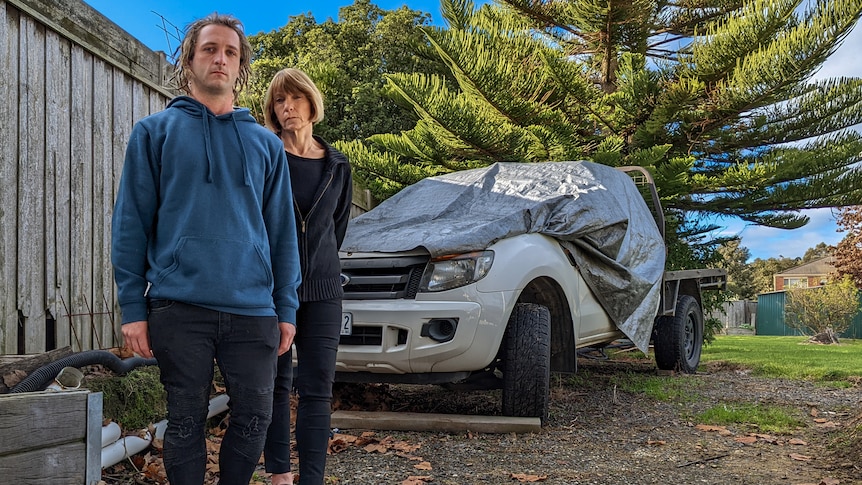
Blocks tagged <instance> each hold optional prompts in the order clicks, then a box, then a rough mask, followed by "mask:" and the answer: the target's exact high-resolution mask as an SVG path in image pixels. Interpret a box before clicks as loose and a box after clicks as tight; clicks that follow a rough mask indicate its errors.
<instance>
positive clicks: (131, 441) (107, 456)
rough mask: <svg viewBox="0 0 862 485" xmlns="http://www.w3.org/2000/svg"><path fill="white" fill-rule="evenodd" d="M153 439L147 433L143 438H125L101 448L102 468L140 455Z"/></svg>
mask: <svg viewBox="0 0 862 485" xmlns="http://www.w3.org/2000/svg"><path fill="white" fill-rule="evenodd" d="M152 441H153V439H152V437H151V436H150V433H149V431H148V432H147V434H146V435H144V437H143V438H141V437H139V436H126V437H125V438H123V439H120V440H117V441H115V442H113V443H111V444H110V445H108V446H106V447H104V448H102V468H107V467H109V466H111V465H114V464H116V463H119V462H120V461H122V460H125V459H126V458H128V457H130V456H132V455H134V454H136V453H140V452H142V451H144V450H146V449H147V448H149V446H150V443H152Z"/></svg>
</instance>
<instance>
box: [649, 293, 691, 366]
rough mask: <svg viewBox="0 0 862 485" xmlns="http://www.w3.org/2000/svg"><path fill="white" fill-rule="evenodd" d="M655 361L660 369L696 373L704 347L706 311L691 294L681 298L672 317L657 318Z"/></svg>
mask: <svg viewBox="0 0 862 485" xmlns="http://www.w3.org/2000/svg"><path fill="white" fill-rule="evenodd" d="M655 325H656V332H655V339H654V341H653V343H654V345H655V362H656V365H657V366H658V368H659V369H662V370H676V371H679V372H684V373H686V374H693V373H694V372H696V371H697V366H698V365H700V352H701V350H702V348H703V312H702V311H701V309H700V305H698V303H697V300H695V299H694V297H692V296H689V295H683V296H681V297H679V300H678V301H677V303H676V312H675V315H674V316H672V317H668V316H665V317H659V318H657V319H656V322H655Z"/></svg>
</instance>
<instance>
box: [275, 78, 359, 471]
mask: <svg viewBox="0 0 862 485" xmlns="http://www.w3.org/2000/svg"><path fill="white" fill-rule="evenodd" d="M264 116H265V123H266V126H267V128H269V129H270V130H272V131H273V132H274V133H275V134H276V135H278V136H279V137H280V138H281V140H282V141H283V142H284V149H285V152H286V153H287V161H288V164H289V165H290V181H291V186H292V187H293V207H294V214H295V216H296V228H297V237H298V239H299V261H300V267H301V269H302V284H301V285H300V286H299V289H298V294H299V310H298V312H297V315H296V334H295V337H294V343H295V345H296V359H297V369H296V382H295V386H293V387H295V388H296V390H297V393H298V395H299V405H298V408H297V411H296V447H297V452H298V455H299V477H300V480H301V481H302V485H315V484H323V478H324V469H325V467H326V452H327V449H328V448H329V435H330V416H331V412H332V384H333V382H334V380H335V357H336V352H337V350H338V340H339V333H340V328H341V299H342V296H343V295H344V293H343V290H342V288H341V263H340V261H339V259H338V248H339V247H340V246H341V241H342V240H343V239H344V233H345V231H346V229H347V221H348V219H349V217H350V204H351V198H352V178H351V170H350V164H349V163H348V160H347V157H345V156H344V154H342V153H341V152H339V151H338V150H336V149H335V148H332V147H331V146H330V145H329V144H328V143H326V142H325V141H324V140H323V139H322V138H320V137H319V136H315V135H314V134H313V127H314V124H315V123H317V122H319V121H320V120H322V119H323V97H322V95H321V94H320V91H319V90H318V89H317V86H315V84H314V82H313V81H312V80H311V79H310V78H309V77H308V76H307V75H306V74H305V73H304V72H302V71H300V70H298V69H292V68H288V69H282V70H281V71H279V72H278V73H277V74H276V75H275V77H273V79H272V81H271V82H270V85H269V89H268V90H267V93H266V98H265V100H264ZM291 354H292V352H287V353H285V354H283V355H281V356H280V357H279V359H278V375H277V376H276V381H275V397H274V401H273V419H272V424H271V425H270V427H269V431H268V432H267V439H266V447H265V448H264V460H265V467H266V471H267V472H270V473H272V474H273V475H272V484H273V485H285V484H292V483H293V474H292V473H291V472H290V392H291V387H292V386H291V384H292V382H291V381H292V373H293V356H292V355H291Z"/></svg>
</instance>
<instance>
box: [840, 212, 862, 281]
mask: <svg viewBox="0 0 862 485" xmlns="http://www.w3.org/2000/svg"><path fill="white" fill-rule="evenodd" d="M838 230H839V231H841V232H844V231H846V232H847V235H846V236H844V239H842V240H841V241H840V242H839V243H838V244H837V245H836V246H835V249H834V255H835V268H836V269H837V270H838V274H839V275H847V276H849V277H850V278H851V279H852V280H853V282H854V283H855V284H856V286H857V287H858V288H862V205H856V206H851V207H845V208H844V209H842V210H841V211H840V212H839V213H838Z"/></svg>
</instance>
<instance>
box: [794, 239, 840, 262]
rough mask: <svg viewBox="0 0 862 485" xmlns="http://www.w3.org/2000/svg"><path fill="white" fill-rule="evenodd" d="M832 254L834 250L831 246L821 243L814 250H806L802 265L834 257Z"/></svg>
mask: <svg viewBox="0 0 862 485" xmlns="http://www.w3.org/2000/svg"><path fill="white" fill-rule="evenodd" d="M832 252H833V248H832V247H831V246H829V245H828V244H826V243H825V242H819V243H817V245H816V246H814V247H813V248H808V249H806V250H805V254H803V255H802V262H801V263H800V264H805V263H810V262H812V261H816V260H818V259H822V258H825V257H827V256H832Z"/></svg>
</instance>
